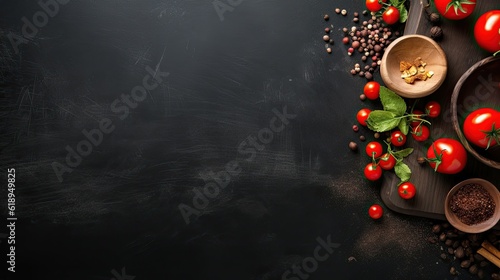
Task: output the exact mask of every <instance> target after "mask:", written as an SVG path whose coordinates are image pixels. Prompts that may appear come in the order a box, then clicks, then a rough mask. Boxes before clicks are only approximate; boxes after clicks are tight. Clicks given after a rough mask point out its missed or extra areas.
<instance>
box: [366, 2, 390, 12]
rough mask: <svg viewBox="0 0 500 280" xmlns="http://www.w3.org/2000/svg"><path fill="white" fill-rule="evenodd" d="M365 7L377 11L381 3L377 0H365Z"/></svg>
mask: <svg viewBox="0 0 500 280" xmlns="http://www.w3.org/2000/svg"><path fill="white" fill-rule="evenodd" d="M382 2H384V3H385V2H387V0H382ZM366 8H367V9H368V10H369V11H370V12H378V11H380V9H382V4H380V3H379V2H378V0H366Z"/></svg>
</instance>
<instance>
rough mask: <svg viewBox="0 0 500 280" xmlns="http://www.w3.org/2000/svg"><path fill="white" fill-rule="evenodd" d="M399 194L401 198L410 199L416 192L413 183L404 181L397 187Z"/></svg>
mask: <svg viewBox="0 0 500 280" xmlns="http://www.w3.org/2000/svg"><path fill="white" fill-rule="evenodd" d="M398 193H399V196H400V197H401V198H403V199H411V198H413V197H414V196H415V194H416V193H417V190H416V189H415V185H413V184H412V183H410V182H404V183H402V184H401V185H399V187H398Z"/></svg>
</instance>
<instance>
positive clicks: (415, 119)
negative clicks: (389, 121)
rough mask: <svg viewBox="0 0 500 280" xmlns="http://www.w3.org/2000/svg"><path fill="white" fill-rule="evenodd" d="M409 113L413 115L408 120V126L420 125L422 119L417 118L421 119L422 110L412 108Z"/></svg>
mask: <svg viewBox="0 0 500 280" xmlns="http://www.w3.org/2000/svg"><path fill="white" fill-rule="evenodd" d="M411 114H412V115H413V116H412V121H411V122H410V126H411V127H416V126H418V125H420V124H421V123H422V121H421V120H419V119H421V118H422V117H423V114H424V112H422V111H420V110H418V109H416V110H413V112H412V113H411Z"/></svg>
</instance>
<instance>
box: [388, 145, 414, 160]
mask: <svg viewBox="0 0 500 280" xmlns="http://www.w3.org/2000/svg"><path fill="white" fill-rule="evenodd" d="M411 153H413V148H406V149H403V150H399V151H396V152H392V156H393V157H395V158H396V159H397V160H402V159H403V158H405V157H407V156H409V155H411Z"/></svg>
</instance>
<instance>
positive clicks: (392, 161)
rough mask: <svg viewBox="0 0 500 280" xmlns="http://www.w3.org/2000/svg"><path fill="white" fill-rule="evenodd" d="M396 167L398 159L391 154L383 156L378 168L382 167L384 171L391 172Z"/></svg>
mask: <svg viewBox="0 0 500 280" xmlns="http://www.w3.org/2000/svg"><path fill="white" fill-rule="evenodd" d="M395 165H396V158H394V156H393V155H391V154H389V153H385V154H383V155H382V156H381V157H380V159H379V161H378V166H380V167H381V168H382V169H384V170H391V169H393V168H394V166H395Z"/></svg>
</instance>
